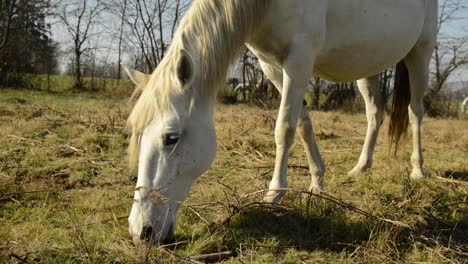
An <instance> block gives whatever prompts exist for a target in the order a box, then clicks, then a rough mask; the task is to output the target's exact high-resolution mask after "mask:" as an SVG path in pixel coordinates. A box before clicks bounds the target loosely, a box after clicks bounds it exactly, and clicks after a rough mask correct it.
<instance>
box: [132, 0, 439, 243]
mask: <svg viewBox="0 0 468 264" xmlns="http://www.w3.org/2000/svg"><path fill="white" fill-rule="evenodd" d="M437 9H438V7H437V1H436V0H410V1H409V0H380V1H375V0H347V1H341V0H288V1H284V0H262V1H245V0H217V1H213V0H195V1H194V2H193V4H192V6H191V8H190V9H189V10H188V11H187V13H186V15H185V16H184V18H183V19H182V20H181V22H180V25H179V28H178V30H177V32H176V34H175V36H174V39H173V42H172V44H171V46H170V48H169V50H168V52H167V53H166V55H165V57H164V59H163V60H162V61H161V63H160V64H159V66H158V67H157V68H156V69H155V71H154V72H153V73H152V74H151V75H150V76H142V74H139V73H137V72H133V74H134V76H133V77H132V79H133V80H134V81H135V82H136V83H137V85H139V86H144V89H143V92H142V94H141V96H140V97H139V98H138V100H137V102H136V104H135V106H134V108H133V110H132V112H131V114H130V117H129V126H130V127H131V130H132V137H131V139H130V145H129V157H130V160H131V162H133V163H134V164H138V179H137V183H136V189H135V196H134V203H133V207H132V210H131V213H130V216H129V231H130V234H131V235H132V237H133V238H134V240H136V241H140V240H144V241H148V240H150V241H156V242H158V243H164V242H167V241H168V240H170V239H171V237H172V234H173V230H174V226H175V223H176V213H177V210H178V208H179V204H180V203H181V202H182V201H184V200H185V198H186V197H187V195H188V193H189V191H190V188H191V186H192V184H193V183H194V182H195V180H196V178H197V177H198V176H200V175H201V174H202V173H204V172H205V171H206V170H208V168H209V167H210V166H211V163H212V161H213V160H214V158H215V153H216V133H215V129H214V124H213V114H214V109H215V107H214V106H215V101H216V100H215V98H216V91H217V89H218V87H221V86H222V85H223V83H224V80H225V78H226V74H227V70H228V67H229V65H230V63H231V62H232V61H233V60H234V59H235V58H236V57H237V56H238V54H239V53H240V51H241V50H242V47H243V46H244V43H246V44H247V45H248V47H249V49H250V50H251V51H252V52H253V53H254V54H255V55H256V56H257V57H258V58H259V61H260V65H261V67H262V69H263V71H264V73H265V74H266V75H267V77H268V78H269V79H270V80H271V81H272V82H273V83H274V84H275V87H277V88H278V90H280V92H281V94H282V98H281V103H280V108H279V113H278V118H277V123H276V127H275V141H276V160H275V168H274V172H273V178H272V180H271V182H270V185H269V191H268V192H267V193H266V197H265V200H266V201H268V202H278V201H279V200H280V198H281V197H282V196H283V195H284V193H285V191H286V190H285V188H287V180H286V169H287V159H288V150H289V149H290V147H291V146H292V145H293V141H294V135H295V133H296V127H297V133H298V134H299V136H300V137H301V139H302V141H303V145H304V147H305V151H306V153H307V158H308V162H309V168H310V173H311V184H310V189H311V190H317V191H320V190H321V189H322V176H323V175H324V172H325V166H324V164H323V162H322V159H321V157H320V154H319V150H318V148H317V145H316V143H315V140H314V134H313V130H312V124H311V120H310V117H309V115H308V112H307V111H306V108H305V107H304V106H303V104H302V100H303V97H304V92H305V91H306V87H307V84H308V80H309V78H310V77H311V76H319V77H321V78H324V79H327V80H331V81H340V82H345V81H352V80H356V79H359V81H358V85H359V89H360V91H361V93H362V94H363V96H364V99H365V102H366V110H367V119H368V128H367V135H366V139H365V143H364V147H363V150H362V154H361V156H360V158H359V162H358V163H357V165H356V167H355V168H354V169H353V170H352V172H351V173H359V172H361V171H363V170H365V169H367V168H368V167H369V166H370V165H371V162H372V153H373V150H374V146H375V141H376V138H377V133H378V130H379V126H380V124H381V120H382V115H383V113H382V112H383V102H382V95H381V93H380V91H379V88H378V74H379V72H381V71H383V70H385V69H387V68H388V67H390V66H392V65H395V64H397V65H398V66H397V71H396V82H395V93H394V100H393V102H394V105H393V108H392V112H393V113H392V116H391V121H390V135H391V138H392V139H393V142H394V143H395V144H396V143H398V140H399V138H400V136H401V134H402V133H403V132H404V130H405V129H406V127H407V125H408V123H410V124H411V128H412V132H413V154H412V156H411V163H412V166H413V170H412V172H411V177H412V178H416V179H417V178H423V177H424V174H423V157H422V152H421V122H422V118H423V112H424V109H423V94H424V91H425V89H426V86H427V82H428V72H429V61H430V58H431V54H432V51H433V49H434V46H435V43H436V33H437ZM142 84H144V85H142ZM408 110H409V111H408Z"/></svg>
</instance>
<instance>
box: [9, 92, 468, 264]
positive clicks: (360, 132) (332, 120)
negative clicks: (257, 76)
mask: <svg viewBox="0 0 468 264" xmlns="http://www.w3.org/2000/svg"><path fill="white" fill-rule="evenodd" d="M128 110H129V108H128V104H127V98H120V97H116V96H109V95H93V94H77V93H54V94H50V93H44V92H29V91H14V90H7V89H3V90H0V146H1V148H0V226H1V227H0V262H2V263H4V262H9V261H11V262H13V263H16V262H18V263H27V262H42V263H81V262H91V263H142V262H143V263H144V262H166V263H180V262H196V261H195V260H191V259H190V258H189V257H191V256H197V255H201V254H207V253H215V252H222V251H232V252H233V253H234V256H233V257H232V258H231V259H227V260H225V261H227V263H338V262H340V263H466V261H467V259H468V206H467V205H468V201H467V197H468V118H466V117H464V118H462V119H459V120H437V119H430V118H426V119H425V120H424V129H423V146H424V149H423V151H424V155H425V160H426V164H425V167H426V170H427V175H428V179H427V180H424V181H419V182H414V181H410V180H409V174H410V171H411V167H410V164H409V157H410V153H411V152H410V151H411V146H410V145H411V144H410V140H409V139H405V140H403V142H402V146H401V149H400V152H399V156H398V157H397V158H389V157H387V156H386V153H387V148H386V147H385V142H386V136H385V135H384V134H385V133H382V134H381V135H380V137H379V143H378V146H377V149H376V159H375V162H374V167H373V168H372V169H371V170H370V171H368V172H366V173H365V174H363V175H361V176H358V177H349V176H347V171H348V170H350V169H351V168H352V167H353V166H354V164H355V162H356V161H357V159H358V155H359V153H360V147H361V145H362V142H363V139H364V135H365V130H366V121H365V116H364V115H363V114H357V115H348V114H343V113H333V112H327V113H323V112H311V115H312V117H313V120H314V128H315V132H316V135H317V140H318V144H319V147H320V150H321V152H322V156H323V158H324V161H325V163H326V165H327V169H328V170H327V174H326V179H325V186H326V190H327V192H326V194H324V195H321V196H313V195H311V194H309V193H307V192H304V190H305V188H306V187H307V186H309V176H308V169H307V162H306V157H305V153H304V152H303V149H302V146H301V144H300V143H298V144H296V146H295V147H294V149H293V150H292V151H291V154H290V159H289V164H290V166H289V172H288V173H289V177H288V179H289V183H290V187H291V188H292V191H290V192H288V194H287V195H286V197H285V198H284V199H283V201H282V203H281V204H280V205H278V206H273V205H270V204H264V203H261V200H262V193H261V192H257V191H258V190H262V189H265V188H266V187H267V186H268V183H269V180H270V177H271V174H272V171H273V161H274V136H273V128H274V122H275V119H276V111H275V110H261V109H259V108H256V107H252V106H246V105H233V106H225V105H219V106H217V114H216V128H217V133H218V154H217V159H216V160H215V162H214V164H213V166H212V168H211V169H210V170H209V171H208V172H207V173H205V174H204V175H203V176H201V177H200V178H199V179H198V181H197V183H196V185H195V186H194V187H193V189H192V192H191V194H190V196H189V198H188V199H187V201H186V202H185V203H184V205H183V206H182V209H181V211H180V213H179V219H178V226H177V228H176V238H177V241H179V244H178V245H177V246H173V247H145V246H134V245H133V244H132V243H131V240H130V237H129V235H128V232H127V217H128V214H129V211H130V206H131V203H132V195H133V189H134V185H135V180H136V178H135V175H136V174H135V172H130V171H129V170H128V169H127V165H126V157H125V149H126V146H127V136H128V135H127V132H126V129H125V119H126V116H127V114H128ZM386 125H387V124H386V123H385V124H384V129H386Z"/></svg>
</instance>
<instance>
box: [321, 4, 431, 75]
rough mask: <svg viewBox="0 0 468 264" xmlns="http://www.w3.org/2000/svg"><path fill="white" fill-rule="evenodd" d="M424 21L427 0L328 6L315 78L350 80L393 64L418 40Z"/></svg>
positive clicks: (374, 72) (372, 73) (379, 70)
mask: <svg viewBox="0 0 468 264" xmlns="http://www.w3.org/2000/svg"><path fill="white" fill-rule="evenodd" d="M425 16H426V0H412V1H408V0H379V1H375V0H352V1H340V0H331V1H329V7H328V13H327V24H326V40H325V43H324V46H323V48H322V49H321V52H320V53H319V54H318V56H317V59H316V62H315V67H314V75H317V76H320V77H322V78H325V79H329V80H332V81H352V80H356V79H360V78H363V77H369V76H372V75H375V74H377V73H379V72H381V71H383V70H385V69H386V68H388V67H391V66H393V65H395V64H396V63H397V62H398V61H400V60H401V59H402V58H404V57H405V56H406V54H408V53H409V51H410V50H411V49H412V48H413V47H414V45H415V44H416V42H417V41H418V39H419V38H420V34H421V32H422V29H423V26H424V20H425Z"/></svg>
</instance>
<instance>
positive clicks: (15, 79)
mask: <svg viewBox="0 0 468 264" xmlns="http://www.w3.org/2000/svg"><path fill="white" fill-rule="evenodd" d="M0 7H2V8H7V9H8V10H5V9H2V10H1V11H0V13H1V14H2V15H1V16H0V25H2V28H1V29H0V31H1V32H3V33H1V34H2V36H1V37H0V39H1V41H2V46H1V48H0V85H3V86H19V85H22V84H23V83H22V80H23V78H22V77H23V76H22V75H23V74H25V73H29V74H49V75H50V74H52V73H55V72H56V70H57V65H58V63H57V43H56V42H55V41H53V40H52V39H51V38H50V25H49V24H48V23H47V22H46V16H47V15H48V14H49V11H50V8H51V2H50V1H46V0H7V1H2V2H1V4H0ZM5 14H6V15H5ZM6 27H9V28H8V29H7V28H6Z"/></svg>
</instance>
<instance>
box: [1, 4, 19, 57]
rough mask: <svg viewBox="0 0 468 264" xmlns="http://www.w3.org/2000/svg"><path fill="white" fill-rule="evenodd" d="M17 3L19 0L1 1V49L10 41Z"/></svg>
mask: <svg viewBox="0 0 468 264" xmlns="http://www.w3.org/2000/svg"><path fill="white" fill-rule="evenodd" d="M16 4H17V0H2V1H0V28H1V29H0V50H1V49H2V48H3V47H4V46H5V44H6V43H7V41H8V37H9V35H10V30H11V24H12V20H13V16H14V15H15V13H16V11H17V8H16V7H17V6H16Z"/></svg>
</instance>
